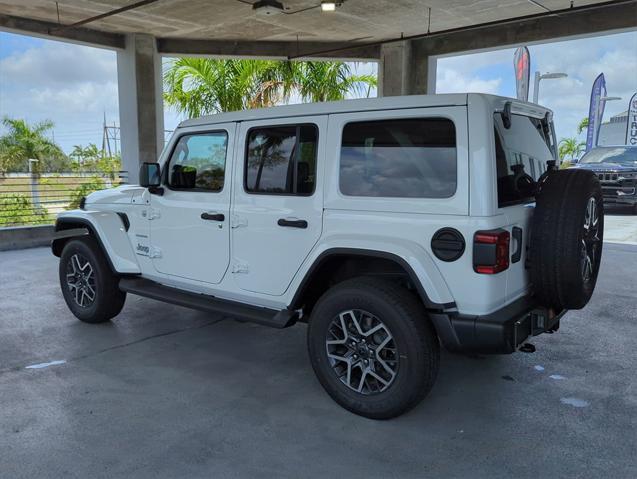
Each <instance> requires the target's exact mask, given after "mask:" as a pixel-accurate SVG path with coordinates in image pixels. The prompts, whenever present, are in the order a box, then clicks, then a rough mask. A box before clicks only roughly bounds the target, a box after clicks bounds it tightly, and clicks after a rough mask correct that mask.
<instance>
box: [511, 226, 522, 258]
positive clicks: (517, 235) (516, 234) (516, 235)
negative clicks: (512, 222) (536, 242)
mask: <svg viewBox="0 0 637 479" xmlns="http://www.w3.org/2000/svg"><path fill="white" fill-rule="evenodd" d="M512 236H513V239H514V240H515V243H516V244H517V249H516V250H515V252H514V253H513V256H511V263H517V262H518V261H520V258H521V257H522V228H519V227H517V226H514V227H513V231H512Z"/></svg>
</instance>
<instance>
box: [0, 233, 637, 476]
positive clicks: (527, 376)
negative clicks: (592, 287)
mask: <svg viewBox="0 0 637 479" xmlns="http://www.w3.org/2000/svg"><path fill="white" fill-rule="evenodd" d="M636 266H637V247H636V246H627V245H614V244H606V245H605V251H604V259H603V264H602V271H601V277H600V279H599V283H598V287H597V290H596V292H595V295H594V297H593V299H592V301H591V303H590V304H589V305H588V306H587V308H586V309H584V310H582V311H576V312H570V313H568V315H567V316H566V317H565V318H564V320H563V325H562V329H561V330H560V331H559V332H558V333H557V334H554V335H551V336H549V335H545V336H543V337H539V338H536V340H535V341H534V343H535V344H536V346H537V347H538V352H536V353H535V354H522V353H518V354H514V355H510V356H493V357H480V358H468V357H463V356H457V355H450V354H443V357H442V363H441V370H440V375H439V377H438V382H437V384H436V386H435V387H434V389H433V391H432V392H431V394H430V395H429V397H428V398H427V399H425V401H424V402H423V403H422V404H421V405H420V406H418V407H417V408H416V409H415V410H413V411H412V412H410V413H408V414H406V415H404V416H402V417H400V418H398V419H395V420H392V421H385V422H378V421H371V420H367V419H363V418H360V417H357V416H355V415H352V414H350V413H348V412H347V411H345V410H343V409H341V408H340V407H338V406H337V405H336V404H335V403H333V402H332V401H331V399H330V398H329V397H328V396H327V395H326V394H325V393H324V392H323V390H322V389H321V387H320V386H319V384H318V382H317V381H316V379H315V378H314V375H313V373H312V370H311V367H310V365H309V362H308V358H307V355H306V351H305V327H304V326H302V325H300V326H296V327H293V328H289V329H286V330H273V329H268V328H265V327H260V326H256V325H252V324H247V323H240V322H236V321H233V320H221V318H215V317H210V316H207V315H205V314H202V313H198V312H193V311H189V310H186V309H182V308H178V307H173V306H167V305H164V304H161V303H158V302H154V301H151V300H146V299H140V298H137V297H132V296H129V298H128V300H127V303H126V306H125V308H124V311H123V312H122V314H121V315H120V316H118V317H117V318H116V319H115V320H114V321H113V322H112V323H108V324H103V325H95V326H92V325H87V324H83V323H81V322H79V321H77V320H75V319H74V317H73V316H72V315H71V314H70V313H69V312H68V310H67V308H66V306H65V304H64V302H63V300H62V297H61V295H60V292H59V289H58V283H57V272H56V268H57V259H56V258H54V257H53V256H51V254H50V253H49V251H48V249H46V248H39V249H32V250H22V251H12V252H2V253H0V476H1V477H3V478H12V479H17V478H33V477H47V478H48V477H77V478H86V477H104V478H106V477H108V478H113V477H126V478H130V477H135V478H137V477H149V478H163V477H167V478H169V477H170V478H175V477H188V478H191V477H219V478H234V477H237V478H243V477H250V478H253V477H254V478H259V477H263V478H271V477H277V478H278V477H285V478H309V477H352V478H359V477H360V478H390V477H400V478H406V477H445V478H452V477H460V478H466V477H488V478H490V479H491V478H510V477H517V478H525V477H529V478H531V477H532V478H537V477H551V478H553V477H578V478H598V477H612V478H613V479H622V478H626V479H628V478H631V479H632V478H635V477H637V461H636V459H635V451H637V375H636V374H635V371H636V370H637V354H636V351H637V306H636V305H637V295H636V291H637V274H636V272H635V271H636ZM51 361H66V362H65V363H63V364H58V365H51V366H49V367H44V368H39V369H26V368H27V366H30V365H34V364H39V363H48V362H51Z"/></svg>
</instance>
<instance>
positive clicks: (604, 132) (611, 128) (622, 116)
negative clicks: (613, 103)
mask: <svg viewBox="0 0 637 479" xmlns="http://www.w3.org/2000/svg"><path fill="white" fill-rule="evenodd" d="M626 125H628V110H626V111H625V112H623V113H619V114H617V115H615V116H611V117H610V120H609V121H607V122H606V123H602V124H601V126H600V128H599V140H598V141H597V144H598V145H600V146H601V145H625V144H626Z"/></svg>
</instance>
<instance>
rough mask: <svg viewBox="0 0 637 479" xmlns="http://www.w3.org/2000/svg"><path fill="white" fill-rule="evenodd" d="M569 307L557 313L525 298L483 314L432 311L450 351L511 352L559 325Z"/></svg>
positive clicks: (442, 338) (433, 319) (440, 333)
mask: <svg viewBox="0 0 637 479" xmlns="http://www.w3.org/2000/svg"><path fill="white" fill-rule="evenodd" d="M565 312H566V310H564V311H561V312H555V311H552V310H548V309H546V308H544V307H541V306H539V305H538V304H537V303H535V302H534V301H533V300H532V299H531V298H528V297H524V298H521V299H519V300H517V301H514V302H513V303H511V304H509V305H507V306H505V307H504V308H502V309H500V310H498V311H495V312H493V313H491V314H488V315H484V316H471V315H463V314H458V313H449V314H432V315H431V316H432V317H431V319H432V321H433V322H434V325H435V326H436V329H437V331H438V334H439V336H440V339H441V341H442V343H443V345H444V346H445V347H446V348H447V349H449V350H451V351H466V352H478V353H486V354H508V353H512V352H514V351H516V350H517V349H518V348H519V347H520V346H521V345H522V344H524V343H525V341H526V340H527V339H528V338H529V337H530V336H537V335H538V334H542V333H545V332H547V331H555V330H556V329H557V328H558V327H559V322H560V318H561V317H562V316H563V315H564V313H565Z"/></svg>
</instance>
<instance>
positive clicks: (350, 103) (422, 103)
mask: <svg viewBox="0 0 637 479" xmlns="http://www.w3.org/2000/svg"><path fill="white" fill-rule="evenodd" d="M469 95H479V96H482V97H485V98H486V99H487V101H489V102H490V103H491V104H493V106H494V108H500V107H501V106H502V105H504V103H505V102H507V101H511V102H513V105H514V106H513V108H512V110H513V113H521V114H528V115H529V116H538V117H543V116H544V114H546V112H548V111H549V110H547V109H545V108H543V107H541V106H539V105H534V104H532V103H526V102H520V101H518V100H515V99H513V98H506V97H501V96H495V95H486V94H473V93H448V94H440V95H408V96H390V97H383V98H364V99H357V100H342V101H328V102H321V103H302V104H296V105H283V106H275V107H272V108H257V109H253V110H243V111H233V112H228V113H219V114H216V115H209V116H203V117H201V118H193V119H190V120H185V121H183V122H181V123H180V124H179V127H178V128H184V127H191V126H203V125H211V124H215V123H228V122H233V121H250V120H265V119H270V118H285V117H295V116H313V115H329V114H334V113H353V112H358V111H373V110H393V109H402V108H426V107H436V106H437V107H444V106H463V105H466V104H467V102H468V96H469ZM516 107H517V108H516Z"/></svg>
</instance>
